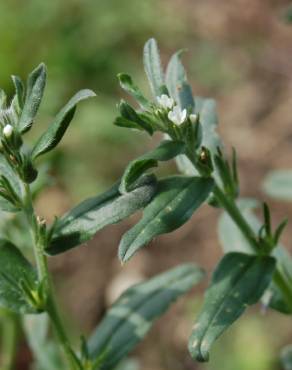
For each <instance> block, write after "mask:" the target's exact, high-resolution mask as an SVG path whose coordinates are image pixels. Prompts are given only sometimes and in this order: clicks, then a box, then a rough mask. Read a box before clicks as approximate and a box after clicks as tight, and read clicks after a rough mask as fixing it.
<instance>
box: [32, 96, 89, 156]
mask: <svg viewBox="0 0 292 370" xmlns="http://www.w3.org/2000/svg"><path fill="white" fill-rule="evenodd" d="M93 96H96V95H95V93H94V92H93V91H91V90H81V91H79V92H78V93H77V94H75V95H74V96H73V97H72V98H71V99H70V100H69V102H68V103H67V104H66V105H65V107H64V108H63V109H61V111H60V112H59V113H58V114H57V116H56V118H55V120H54V122H53V123H51V125H50V126H49V128H48V129H47V131H46V132H45V133H44V134H43V135H42V136H41V137H40V138H39V140H38V141H37V143H36V144H35V146H34V148H33V150H32V153H31V155H32V158H33V159H35V158H37V157H38V156H40V155H41V154H44V153H47V152H49V151H50V150H52V149H53V148H55V146H57V145H58V144H59V142H60V141H61V139H62V137H63V136H64V134H65V132H66V130H67V128H68V126H69V124H70V122H71V121H72V119H73V117H74V113H75V110H76V105H77V103H79V102H80V101H82V100H85V99H88V98H91V97H93Z"/></svg>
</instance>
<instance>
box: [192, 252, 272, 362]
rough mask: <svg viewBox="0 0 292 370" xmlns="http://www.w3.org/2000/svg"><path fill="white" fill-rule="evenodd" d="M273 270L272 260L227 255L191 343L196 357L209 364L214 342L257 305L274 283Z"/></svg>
mask: <svg viewBox="0 0 292 370" xmlns="http://www.w3.org/2000/svg"><path fill="white" fill-rule="evenodd" d="M274 269H275V259H274V258H273V257H257V256H250V255H246V254H243V253H228V254H226V255H225V256H224V257H223V258H222V260H221V261H220V263H219V265H218V266H217V268H216V270H215V272H214V274H213V276H212V281H211V284H210V286H209V288H208V290H207V292H206V295H205V301H204V305H203V309H202V311H201V313H200V315H199V317H198V319H197V323H196V325H195V326H194V328H193V331H192V334H191V337H190V340H189V351H190V353H191V355H192V357H193V358H195V359H197V360H198V361H208V359H209V350H210V348H211V346H212V344H213V342H214V341H215V340H216V339H217V338H218V337H219V336H220V335H221V334H222V333H223V332H224V331H225V330H226V329H228V327H229V326H230V325H231V324H233V322H234V321H236V320H237V319H238V318H239V317H240V316H241V315H242V314H243V312H244V311H245V309H246V307H247V306H249V305H252V304H255V303H257V302H258V300H259V299H260V298H261V296H262V295H263V293H264V291H265V290H266V288H267V287H268V285H269V284H270V282H271V280H272V275H273V272H274Z"/></svg>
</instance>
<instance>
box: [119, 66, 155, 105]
mask: <svg viewBox="0 0 292 370" xmlns="http://www.w3.org/2000/svg"><path fill="white" fill-rule="evenodd" d="M118 79H119V81H120V85H121V87H122V89H124V90H125V91H126V92H127V93H128V94H130V95H131V96H132V97H133V98H134V99H136V100H137V102H138V103H139V104H140V107H141V108H142V109H149V107H150V103H149V101H148V100H147V99H146V98H145V97H144V95H143V94H142V93H141V91H140V89H139V88H138V87H137V86H136V85H135V84H134V82H133V80H132V78H131V76H129V75H127V74H125V73H119V74H118Z"/></svg>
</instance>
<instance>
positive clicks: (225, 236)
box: [218, 199, 292, 313]
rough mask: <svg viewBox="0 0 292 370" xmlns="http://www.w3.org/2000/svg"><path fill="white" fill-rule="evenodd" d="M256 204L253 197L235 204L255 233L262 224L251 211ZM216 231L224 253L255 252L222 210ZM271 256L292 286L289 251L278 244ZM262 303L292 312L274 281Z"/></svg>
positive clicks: (291, 266)
mask: <svg viewBox="0 0 292 370" xmlns="http://www.w3.org/2000/svg"><path fill="white" fill-rule="evenodd" d="M258 205H259V203H258V202H257V201H256V200H254V199H239V200H238V201H237V206H238V207H239V209H240V212H241V213H242V215H243V217H244V218H245V220H246V222H248V224H249V226H250V227H251V229H252V230H253V231H254V232H255V234H256V235H257V234H258V232H259V230H260V228H261V225H262V224H261V222H260V220H259V219H258V218H257V216H256V215H255V214H254V212H253V210H254V209H255V208H256V207H257V206H258ZM218 233H219V240H220V243H221V245H222V248H223V251H224V252H225V253H228V252H243V253H246V254H252V255H254V254H255V252H254V250H253V249H252V248H251V246H250V245H249V243H248V241H247V240H246V238H245V237H244V235H243V234H242V232H241V231H240V230H239V228H238V227H237V225H236V224H235V223H234V222H233V220H232V219H231V218H230V217H229V216H228V214H227V213H225V212H223V213H222V215H221V216H220V219H219V223H218ZM273 256H274V257H275V258H276V260H277V269H278V271H279V273H280V274H281V275H282V278H283V280H284V281H285V284H286V285H287V286H292V257H291V255H290V253H289V252H288V251H287V250H286V248H285V247H284V246H282V245H281V244H279V245H278V246H277V248H275V249H274V250H273ZM263 303H264V305H265V306H268V307H270V308H273V309H275V310H277V311H280V312H282V313H291V312H292V307H291V304H290V305H289V302H287V301H286V300H285V298H284V297H283V295H282V293H281V291H280V290H279V288H278V287H277V285H276V284H274V283H273V284H271V286H270V287H269V289H268V291H267V292H266V294H265V296H264V297H263Z"/></svg>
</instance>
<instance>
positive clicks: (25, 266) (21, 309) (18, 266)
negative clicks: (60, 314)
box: [0, 239, 37, 314]
mask: <svg viewBox="0 0 292 370" xmlns="http://www.w3.org/2000/svg"><path fill="white" fill-rule="evenodd" d="M36 280H37V277H36V273H35V270H34V268H33V267H32V266H31V265H30V263H29V262H28V261H27V260H26V259H25V258H24V256H23V255H22V254H21V252H20V251H19V250H18V249H17V248H16V247H15V246H14V245H13V244H11V243H10V242H8V241H7V240H3V239H1V240H0V306H2V307H5V308H8V309H9V310H11V311H14V312H17V313H21V314H24V313H35V312H36V310H35V309H34V307H33V306H32V305H30V303H29V301H28V299H27V295H26V294H25V293H24V290H23V289H22V283H23V282H24V281H25V282H26V283H27V285H29V286H30V287H32V288H35V289H36Z"/></svg>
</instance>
